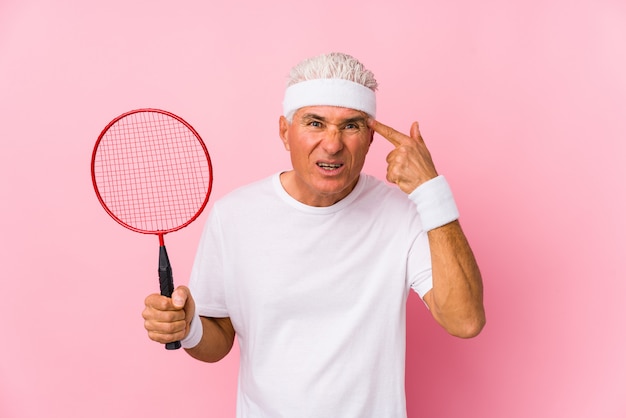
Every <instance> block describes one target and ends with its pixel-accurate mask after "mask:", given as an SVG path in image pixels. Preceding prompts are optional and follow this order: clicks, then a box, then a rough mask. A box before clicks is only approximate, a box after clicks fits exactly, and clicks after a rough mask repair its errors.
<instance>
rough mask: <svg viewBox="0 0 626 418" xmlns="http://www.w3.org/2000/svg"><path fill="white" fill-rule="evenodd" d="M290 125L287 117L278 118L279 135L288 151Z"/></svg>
mask: <svg viewBox="0 0 626 418" xmlns="http://www.w3.org/2000/svg"><path fill="white" fill-rule="evenodd" d="M289 126H290V124H289V121H288V120H287V118H286V117H284V116H281V117H280V118H279V119H278V135H279V136H280V139H281V140H282V141H283V146H284V147H285V149H286V150H287V151H289Z"/></svg>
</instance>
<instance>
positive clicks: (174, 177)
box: [91, 109, 213, 350]
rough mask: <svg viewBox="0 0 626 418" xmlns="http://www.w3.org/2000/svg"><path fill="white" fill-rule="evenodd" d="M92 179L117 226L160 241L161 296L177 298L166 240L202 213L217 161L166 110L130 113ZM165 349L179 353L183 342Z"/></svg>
mask: <svg viewBox="0 0 626 418" xmlns="http://www.w3.org/2000/svg"><path fill="white" fill-rule="evenodd" d="M91 178H92V181H93V186H94V189H95V192H96V196H97V197H98V200H99V201H100V203H101V204H102V207H103V208H104V210H105V211H106V212H107V213H108V214H109V215H110V216H111V217H112V218H113V219H114V220H115V221H117V222H118V223H119V224H120V225H122V226H124V227H126V228H128V229H130V230H132V231H135V232H140V233H143V234H154V235H157V236H158V237H159V267H158V275H159V284H160V288H161V295H163V296H167V297H171V296H172V292H173V291H174V279H173V275H172V266H171V264H170V261H169V258H168V256H167V250H166V248H165V242H164V238H163V236H164V235H165V234H167V233H170V232H174V231H177V230H179V229H181V228H184V227H185V226H187V225H189V224H190V223H191V222H193V221H194V220H195V219H196V218H197V217H198V216H199V215H200V213H202V210H203V209H204V208H205V206H206V204H207V202H208V201H209V195H210V194H211V187H212V185H213V169H212V166H211V158H210V157H209V153H208V151H207V148H206V146H205V144H204V142H203V141H202V138H200V135H198V133H197V132H196V130H195V129H194V128H193V127H192V126H191V125H189V124H188V123H187V122H185V121H184V120H183V119H182V118H180V117H178V116H176V115H174V114H172V113H170V112H166V111H164V110H159V109H138V110H132V111H130V112H126V113H124V114H122V115H120V116H118V117H116V118H115V119H113V120H112V121H111V122H110V123H109V124H108V125H107V126H106V127H105V128H104V130H103V131H102V133H101V134H100V136H99V137H98V140H97V141H96V144H95V146H94V150H93V154H92V158H91ZM165 347H166V348H167V349H168V350H175V349H178V348H180V341H176V342H171V343H167V344H166V345H165Z"/></svg>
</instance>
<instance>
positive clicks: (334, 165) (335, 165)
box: [317, 163, 341, 170]
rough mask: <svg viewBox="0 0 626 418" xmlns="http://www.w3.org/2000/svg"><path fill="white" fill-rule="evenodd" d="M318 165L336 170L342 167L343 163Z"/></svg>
mask: <svg viewBox="0 0 626 418" xmlns="http://www.w3.org/2000/svg"><path fill="white" fill-rule="evenodd" d="M317 165H318V166H319V167H321V168H323V169H325V170H334V169H336V168H339V167H341V164H328V163H317Z"/></svg>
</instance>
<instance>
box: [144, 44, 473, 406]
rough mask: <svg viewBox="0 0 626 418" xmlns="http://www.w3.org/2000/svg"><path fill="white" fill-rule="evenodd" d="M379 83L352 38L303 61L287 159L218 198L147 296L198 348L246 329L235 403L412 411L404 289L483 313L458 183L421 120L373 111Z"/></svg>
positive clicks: (449, 314)
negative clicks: (171, 284)
mask: <svg viewBox="0 0 626 418" xmlns="http://www.w3.org/2000/svg"><path fill="white" fill-rule="evenodd" d="M376 89H377V82H376V80H375V78H374V76H373V74H372V73H371V72H370V71H369V70H367V69H366V68H365V67H364V66H363V65H362V64H361V63H360V62H359V61H357V60H356V59H354V58H353V57H351V56H349V55H346V54H340V53H332V54H327V55H322V56H318V57H314V58H311V59H308V60H305V61H303V62H302V63H300V64H298V65H297V66H296V67H294V68H293V69H292V71H291V73H290V79H289V82H288V87H287V90H286V92H285V99H284V102H283V105H284V114H283V116H281V117H280V120H279V132H278V133H279V136H280V138H281V140H282V143H283V145H284V147H285V149H286V150H287V151H288V152H289V153H290V155H291V163H292V168H291V169H289V170H286V171H280V172H277V173H276V174H274V175H272V176H271V177H269V178H266V179H263V180H261V181H258V182H256V183H253V184H251V185H248V186H245V187H242V188H240V189H238V190H235V191H233V192H231V193H230V194H229V195H227V196H226V197H224V198H222V199H221V200H219V201H217V202H216V203H215V204H214V207H213V209H212V210H211V213H210V215H209V218H208V220H207V224H206V227H205V230H204V232H203V235H202V239H201V242H200V245H199V247H198V251H197V255H196V261H195V263H194V267H193V272H192V276H191V280H190V287H189V288H187V287H185V286H181V287H179V288H178V289H177V290H176V291H175V292H174V294H173V295H172V299H171V300H170V299H168V298H165V297H162V296H160V295H156V294H155V295H150V296H148V297H147V298H146V302H145V303H146V308H145V310H144V314H143V316H144V318H145V327H146V329H147V330H148V335H149V337H150V338H151V339H153V340H155V341H157V342H160V343H166V342H170V341H175V340H179V339H180V340H182V344H183V347H184V348H185V349H186V350H187V352H188V353H189V354H190V355H191V356H193V357H194V358H197V359H199V360H202V361H207V362H215V361H218V360H220V359H221V358H223V357H224V356H226V354H228V352H229V351H230V349H231V347H232V345H233V341H234V338H235V335H237V338H238V342H239V347H240V372H239V387H238V398H237V416H238V417H246V418H248V417H255V418H256V417H288V418H294V417H317V418H329V417H338V418H366V417H371V418H396V417H406V402H405V390H404V380H405V377H404V373H405V354H407V353H405V347H406V342H405V339H406V337H405V332H406V331H405V325H406V301H407V297H408V295H409V291H410V290H411V289H413V290H414V291H416V292H417V293H418V294H419V296H420V297H421V298H422V299H423V301H424V302H425V304H426V305H427V307H428V309H429V310H430V312H431V313H432V316H433V317H434V319H435V320H436V321H437V322H438V323H439V324H441V326H442V327H444V328H445V329H446V330H447V331H448V332H449V333H450V334H452V335H455V336H458V337H462V338H468V337H473V336H475V335H477V334H478V333H479V332H480V331H481V329H482V328H483V326H484V323H485V314H484V308H483V298H482V280H481V276H480V272H479V269H478V266H477V264H476V261H475V259H474V256H473V254H472V251H471V249H470V247H469V244H468V242H467V240H466V237H465V235H464V234H463V232H462V230H461V226H460V225H459V221H458V211H457V208H456V205H455V202H454V199H453V196H452V193H451V191H450V188H449V186H448V184H447V182H446V180H445V179H444V177H442V176H440V175H439V174H438V173H437V171H436V169H435V166H434V164H433V161H432V159H431V156H430V153H429V151H428V149H427V148H426V145H425V144H424V141H423V140H422V137H421V135H420V131H419V127H418V124H417V122H415V123H413V125H412V126H411V128H410V132H409V135H408V136H407V135H404V134H402V133H400V132H398V131H396V130H394V129H392V128H390V127H387V126H385V125H383V124H381V123H379V122H377V121H376V120H375V113H376V96H375V90H376ZM374 132H377V133H378V134H380V135H381V136H383V137H384V138H386V139H387V140H389V141H390V142H391V143H392V144H393V145H394V147H395V148H394V150H393V151H392V152H391V153H390V154H389V155H388V156H387V163H388V169H387V180H388V181H389V182H390V183H393V184H394V185H389V184H385V183H383V182H381V181H379V180H377V179H375V178H374V177H371V176H368V175H366V174H363V173H362V172H361V170H362V168H363V164H364V162H365V157H366V155H367V153H368V150H369V147H370V144H371V142H372V140H373V136H374ZM190 289H191V290H190ZM192 295H193V296H192ZM408 355H410V356H419V355H420V354H419V353H408ZM206 408H207V416H211V412H210V409H211V405H209V404H207V405H206Z"/></svg>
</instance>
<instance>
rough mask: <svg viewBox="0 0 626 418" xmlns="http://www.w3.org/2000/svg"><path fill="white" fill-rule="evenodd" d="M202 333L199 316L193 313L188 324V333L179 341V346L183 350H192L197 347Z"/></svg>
mask: <svg viewBox="0 0 626 418" xmlns="http://www.w3.org/2000/svg"><path fill="white" fill-rule="evenodd" d="M202 332H203V329H202V320H201V319H200V315H198V314H197V313H195V312H194V315H193V318H192V320H191V323H190V324H189V333H188V334H187V336H186V337H185V338H183V339H182V340H181V341H180V345H181V346H182V347H183V348H193V347H195V346H197V345H198V344H200V340H201V339H202Z"/></svg>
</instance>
